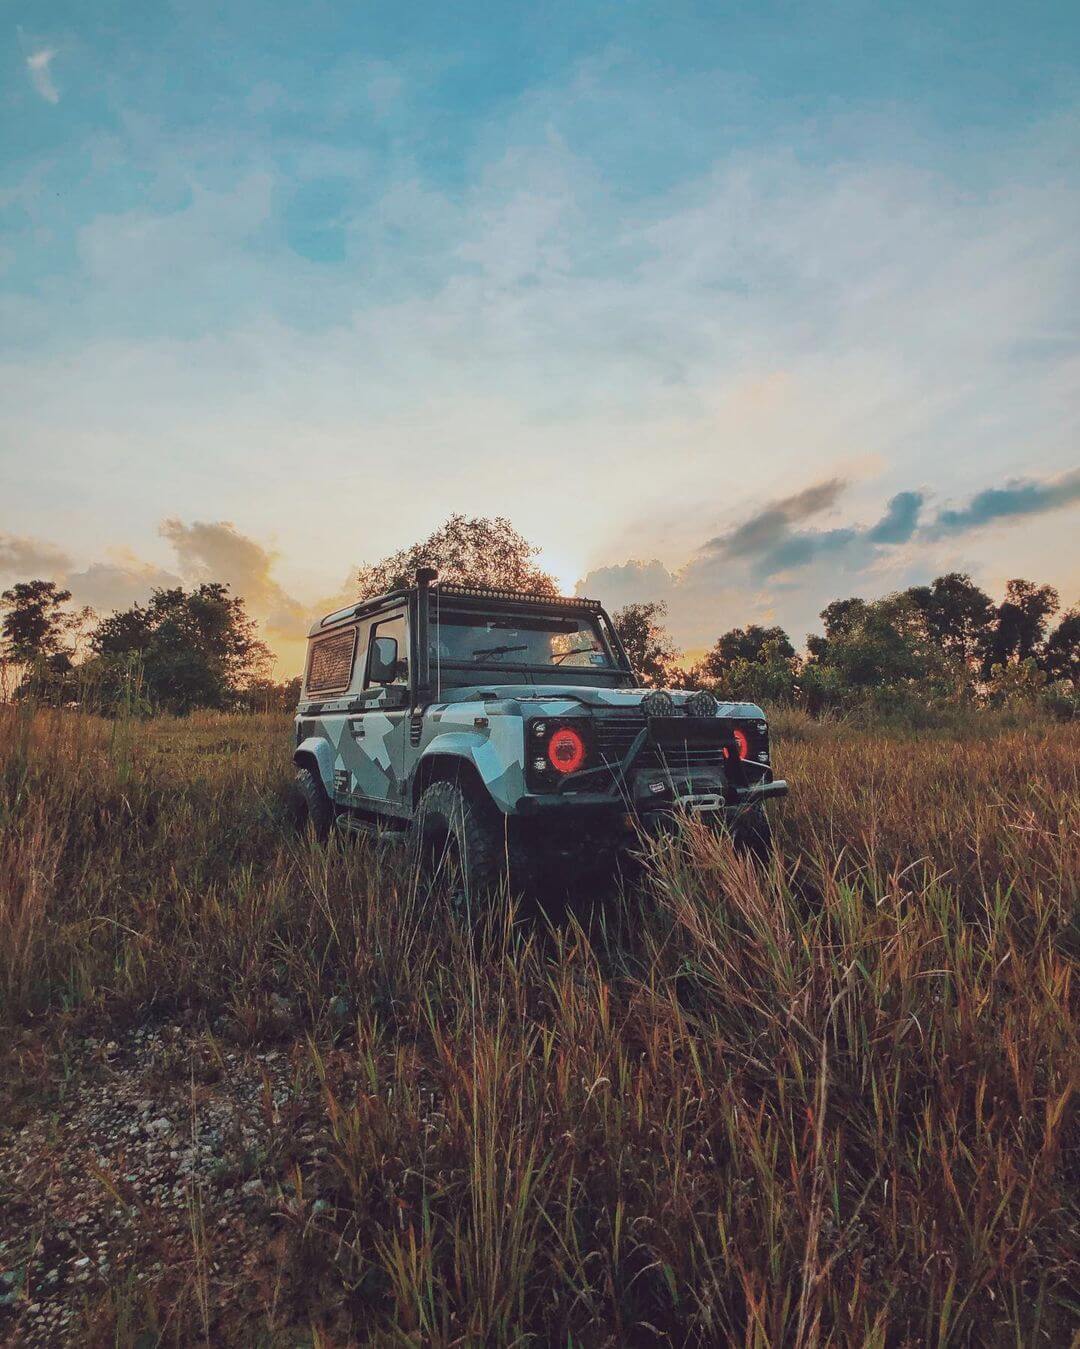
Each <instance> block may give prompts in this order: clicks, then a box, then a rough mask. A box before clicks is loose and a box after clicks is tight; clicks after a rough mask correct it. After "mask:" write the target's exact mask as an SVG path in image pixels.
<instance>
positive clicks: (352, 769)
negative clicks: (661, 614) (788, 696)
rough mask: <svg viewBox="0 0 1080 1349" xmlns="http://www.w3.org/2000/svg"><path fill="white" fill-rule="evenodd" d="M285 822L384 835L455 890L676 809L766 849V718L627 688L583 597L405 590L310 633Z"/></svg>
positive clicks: (427, 580) (593, 854)
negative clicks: (451, 876) (443, 874)
mask: <svg viewBox="0 0 1080 1349" xmlns="http://www.w3.org/2000/svg"><path fill="white" fill-rule="evenodd" d="M293 758H294V761H295V764H296V784H295V791H294V802H295V807H296V811H297V815H298V819H299V820H300V822H302V823H303V824H305V825H306V826H308V827H310V828H312V829H314V831H315V832H316V833H317V834H318V835H319V836H320V837H326V836H327V835H328V834H329V833H330V831H331V829H333V828H334V827H338V828H344V829H350V830H359V831H366V830H371V829H377V830H380V831H385V830H386V829H388V828H389V829H395V830H398V831H400V833H401V834H402V835H403V836H405V837H407V838H408V840H409V842H410V844H411V846H412V848H413V850H414V853H415V856H416V858H417V860H418V861H419V862H420V864H421V865H422V866H425V867H428V868H434V867H437V866H438V864H439V863H440V862H443V861H445V862H447V863H450V864H452V865H453V866H454V867H455V868H456V871H457V874H458V876H459V878H460V879H461V881H462V882H463V886H464V888H465V890H467V891H472V890H479V889H483V888H486V887H489V886H492V885H495V884H497V883H498V882H499V880H500V878H501V877H502V876H503V875H504V874H505V873H506V871H507V868H508V867H509V869H510V873H511V875H510V879H511V883H512V884H513V883H514V881H515V874H514V873H515V872H519V873H520V877H521V878H524V877H526V876H527V875H528V874H530V872H531V871H532V870H534V869H535V868H536V866H537V865H538V864H548V863H552V862H556V861H558V860H560V859H563V860H576V861H577V862H578V863H585V862H596V861H597V860H601V861H602V860H603V859H605V858H610V857H611V854H612V852H613V851H615V850H618V849H619V848H620V847H625V846H626V845H627V844H628V843H630V844H632V843H633V842H634V840H635V839H636V837H637V834H638V831H639V830H640V829H642V828H644V829H651V828H656V827H661V826H662V824H663V823H664V822H665V821H670V820H671V819H673V818H674V817H676V816H677V814H678V813H679V812H680V811H686V812H690V813H692V814H694V815H696V816H698V817H699V818H702V819H707V820H708V821H710V822H716V823H718V824H721V825H725V826H727V827H729V828H730V829H731V831H732V833H733V834H734V836H735V839H736V842H737V843H741V844H745V845H746V846H749V847H751V848H752V849H754V850H755V851H756V852H759V853H760V852H762V851H765V850H767V848H768V846H769V839H770V834H769V823H768V819H767V817H766V814H765V801H766V800H767V799H768V798H770V797H775V796H782V795H784V794H785V793H786V791H787V784H786V783H784V782H780V781H775V780H774V778H773V774H772V768H771V764H770V755H769V734H768V727H767V724H766V721H765V717H764V714H763V713H762V711H761V709H760V708H759V707H756V706H754V705H753V704H751V703H720V704H718V703H717V702H716V700H715V699H714V698H713V697H712V695H711V694H708V693H700V692H699V693H683V692H671V693H669V692H665V691H663V690H649V689H644V688H641V687H639V685H638V681H637V679H636V677H635V675H634V673H633V671H632V669H631V667H630V663H629V661H628V659H627V657H626V652H625V651H624V650H623V647H622V644H621V643H620V641H619V638H618V635H617V633H616V631H615V628H614V626H613V624H612V623H611V620H610V619H609V618H608V616H607V614H606V613H605V612H604V610H603V608H602V606H601V605H600V604H598V603H596V602H595V601H593V600H587V599H567V598H550V597H547V596H534V595H525V594H518V593H515V592H512V591H504V590H496V589H472V588H466V587H462V586H458V585H448V584H438V583H437V581H436V573H435V572H433V571H430V570H426V569H425V570H422V571H420V572H419V573H418V574H417V578H416V584H415V585H414V586H410V587H408V588H407V589H402V590H397V591H394V592H392V593H390V594H386V595H380V596H379V597H378V598H376V599H370V600H364V601H363V602H361V603H358V604H354V605H350V606H349V607H348V608H346V609H340V610H338V611H337V612H336V613H332V614H328V615H327V616H326V617H325V618H324V619H322V620H321V621H320V622H318V623H316V624H314V626H313V627H312V628H311V631H310V633H309V634H308V655H307V665H306V669H305V674H304V684H303V689H302V692H301V696H300V705H299V708H298V710H297V716H296V748H295V752H294V755H293Z"/></svg>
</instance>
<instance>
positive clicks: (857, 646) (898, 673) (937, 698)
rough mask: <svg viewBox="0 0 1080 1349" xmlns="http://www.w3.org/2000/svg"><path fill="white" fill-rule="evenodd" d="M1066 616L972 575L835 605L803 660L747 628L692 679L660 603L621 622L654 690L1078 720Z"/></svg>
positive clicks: (1040, 593) (1054, 604) (1076, 644)
mask: <svg viewBox="0 0 1080 1349" xmlns="http://www.w3.org/2000/svg"><path fill="white" fill-rule="evenodd" d="M1060 608H1061V604H1060V597H1059V595H1058V593H1057V591H1056V590H1055V589H1054V587H1053V586H1049V585H1036V584H1035V583H1034V582H1031V581H1026V580H1022V579H1016V580H1012V581H1009V582H1008V584H1007V585H1006V587H1005V595H1004V598H1003V599H1002V601H1001V603H1000V604H995V603H994V601H993V600H992V599H991V598H990V596H989V595H987V594H986V593H985V591H983V590H981V589H980V588H979V586H977V585H976V584H975V582H974V581H973V580H972V579H971V577H970V576H967V575H965V574H964V573H962V572H950V573H948V574H947V575H944V576H939V577H937V578H936V579H935V580H933V581H932V582H930V584H929V585H922V586H912V587H910V588H908V589H907V590H903V591H899V592H898V593H896V594H892V595H887V596H885V597H884V598H883V599H879V600H864V599H862V598H859V597H857V596H853V597H851V598H849V599H839V600H834V601H833V602H832V603H831V604H828V605H826V606H825V608H824V609H823V610H822V611H821V614H820V618H821V622H822V625H823V627H824V631H823V632H822V633H812V634H811V635H810V636H809V637H808V638H807V641H806V649H805V653H804V654H801V655H800V654H799V653H798V652H796V650H795V648H794V646H793V644H792V642H791V639H790V637H789V636H788V634H787V633H786V632H785V631H784V629H783V628H781V627H775V626H774V627H764V626H762V625H759V624H755V623H751V624H748V625H747V626H746V627H742V628H732V629H731V630H730V631H728V632H725V633H723V634H722V635H721V636H720V637H718V638H717V640H716V643H715V644H714V645H713V646H712V647H711V648H710V650H709V651H708V652H707V653H706V654H705V656H704V657H703V658H702V659H701V660H699V661H698V662H696V663H695V664H693V665H692V666H691V667H690V668H689V669H688V670H686V669H683V668H682V667H681V663H680V653H679V652H678V650H677V649H676V648H675V647H674V646H673V644H672V643H671V641H670V640H669V638H668V637H667V634H666V632H665V630H664V627H663V618H664V608H663V606H662V605H659V604H632V605H629V606H627V608H626V609H623V610H621V611H620V612H619V614H618V615H617V616H616V620H615V621H616V625H617V626H618V627H619V629H620V632H621V633H622V634H623V641H624V643H625V644H626V645H627V649H628V651H629V652H630V654H631V660H632V661H633V663H634V665H635V667H636V668H637V669H638V670H639V672H640V673H641V674H642V675H643V677H644V678H646V679H647V680H648V682H650V683H656V684H664V683H667V684H671V683H676V684H681V685H684V686H686V687H691V688H706V689H710V690H711V691H713V692H714V693H716V694H717V695H719V696H721V697H724V698H727V699H732V700H744V701H747V702H756V703H763V704H768V705H775V704H778V703H779V704H786V705H794V706H799V707H802V708H804V709H805V710H806V711H807V712H810V713H811V714H814V715H817V714H820V713H821V712H823V711H826V710H838V711H844V710H851V709H859V708H865V709H870V710H877V711H889V712H893V713H895V712H897V711H905V710H908V711H917V710H918V709H919V708H924V707H925V706H926V705H927V704H933V705H938V706H947V705H960V704H969V705H976V704H979V705H991V706H994V705H996V706H1001V705H1017V704H1021V703H1027V704H1029V705H1032V706H1042V707H1044V708H1045V709H1046V710H1047V711H1051V712H1054V713H1057V714H1059V715H1066V716H1072V715H1074V714H1075V713H1076V712H1077V710H1078V709H1080V702H1078V697H1080V610H1078V609H1075V608H1074V609H1070V610H1068V611H1067V612H1066V613H1064V614H1063V615H1061V616H1060V618H1059V621H1058V622H1057V623H1056V625H1053V626H1052V625H1051V620H1052V619H1053V618H1054V616H1055V615H1057V614H1059V612H1060Z"/></svg>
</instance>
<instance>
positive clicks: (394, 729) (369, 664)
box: [343, 609, 409, 809]
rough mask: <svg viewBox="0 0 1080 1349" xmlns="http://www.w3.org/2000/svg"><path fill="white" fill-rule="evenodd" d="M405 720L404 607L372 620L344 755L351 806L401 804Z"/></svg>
mask: <svg viewBox="0 0 1080 1349" xmlns="http://www.w3.org/2000/svg"><path fill="white" fill-rule="evenodd" d="M408 719H409V645H408V629H407V624H406V617H405V612H404V609H402V610H400V611H396V612H391V613H389V614H387V615H385V616H383V617H379V618H377V619H375V620H374V621H373V622H372V624H371V628H370V631H369V636H368V643H367V652H366V654H365V657H364V672H363V684H362V687H361V689H360V696H359V698H357V699H354V701H353V703H352V710H351V711H350V713H349V719H348V720H349V732H348V735H347V736H346V737H345V739H344V743H343V758H344V760H345V764H346V767H347V769H348V770H349V774H350V779H351V781H350V784H349V788H348V790H349V792H350V795H351V798H352V801H353V803H354V804H355V805H357V806H359V807H361V808H362V807H365V806H367V807H370V808H372V809H377V808H379V807H380V806H388V807H389V808H390V809H393V808H394V806H396V805H400V803H401V801H402V798H403V794H404V763H405V739H406V736H407V734H408Z"/></svg>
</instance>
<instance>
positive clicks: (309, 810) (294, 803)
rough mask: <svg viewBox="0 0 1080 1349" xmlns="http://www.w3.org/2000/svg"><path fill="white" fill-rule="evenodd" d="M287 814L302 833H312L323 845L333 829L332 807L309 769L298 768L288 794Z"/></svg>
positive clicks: (319, 782)
mask: <svg viewBox="0 0 1080 1349" xmlns="http://www.w3.org/2000/svg"><path fill="white" fill-rule="evenodd" d="M289 813H290V814H291V815H292V818H293V823H294V824H295V825H296V827H297V829H298V830H299V831H300V832H301V833H302V834H306V833H309V832H310V833H312V834H314V835H315V837H316V838H317V839H318V840H319V842H320V843H325V842H326V840H327V839H328V838H329V837H330V830H331V829H333V827H334V805H333V802H332V801H331V800H330V798H329V796H327V794H326V788H325V787H324V786H323V784H322V779H321V778H320V777H317V776H316V775H315V774H314V773H313V772H312V771H311V769H310V768H298V769H297V770H296V777H295V778H294V779H293V783H292V788H291V790H290V793H289Z"/></svg>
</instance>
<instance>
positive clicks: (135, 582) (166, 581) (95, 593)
mask: <svg viewBox="0 0 1080 1349" xmlns="http://www.w3.org/2000/svg"><path fill="white" fill-rule="evenodd" d="M65 583H66V585H67V587H68V589H69V590H70V591H71V593H72V595H73V596H74V598H75V600H76V602H77V603H78V604H89V605H90V607H91V608H93V609H96V610H97V611H98V612H99V613H108V612H110V611H111V610H113V609H129V608H130V607H131V606H132V605H133V604H144V603H145V602H146V600H147V599H149V597H150V592H151V591H153V590H159V589H163V590H164V589H169V588H171V587H173V586H178V585H180V584H181V583H182V582H181V578H180V577H179V576H177V575H176V573H175V572H171V571H167V570H166V569H165V568H164V567H159V566H156V565H155V564H154V563H152V562H144V561H143V560H142V559H141V558H139V557H136V555H135V554H134V553H132V552H131V551H130V550H128V549H126V548H113V549H110V550H109V560H108V561H106V562H92V563H91V564H90V565H89V566H88V567H86V568H84V569H83V570H82V571H73V572H71V573H70V574H69V575H68V576H67V578H66V582H65Z"/></svg>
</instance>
